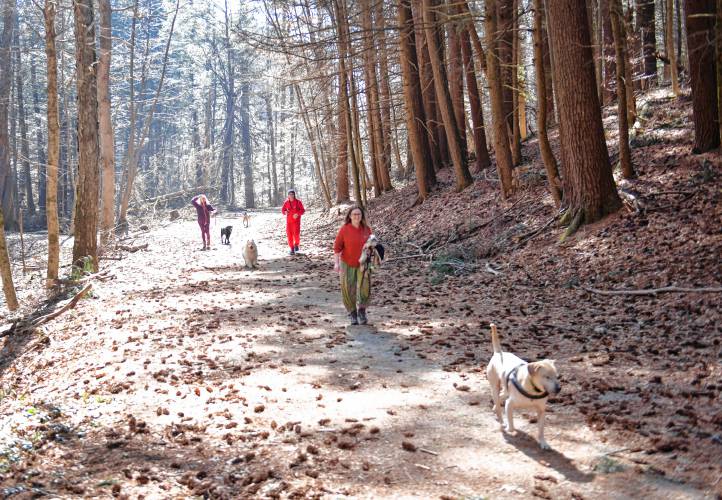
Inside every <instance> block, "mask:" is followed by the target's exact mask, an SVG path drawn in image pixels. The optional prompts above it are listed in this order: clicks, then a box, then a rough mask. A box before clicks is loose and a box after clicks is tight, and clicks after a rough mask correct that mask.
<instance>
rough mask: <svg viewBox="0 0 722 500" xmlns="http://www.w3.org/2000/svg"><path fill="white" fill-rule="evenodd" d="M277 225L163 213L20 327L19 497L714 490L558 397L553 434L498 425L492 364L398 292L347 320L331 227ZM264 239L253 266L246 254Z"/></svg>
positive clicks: (15, 379)
mask: <svg viewBox="0 0 722 500" xmlns="http://www.w3.org/2000/svg"><path fill="white" fill-rule="evenodd" d="M226 223H232V224H233V225H234V233H233V235H232V237H231V241H232V245H230V246H223V245H219V244H218V242H219V237H218V234H217V233H219V232H220V230H219V227H220V226H221V225H225V224H226ZM280 224H282V221H281V217H280V216H279V215H277V214H276V212H258V213H254V214H253V218H252V220H251V226H250V228H249V229H243V228H242V226H241V224H240V223H239V221H238V220H237V219H233V220H231V219H225V220H224V219H219V220H218V221H217V222H216V224H215V225H214V227H213V228H212V237H213V241H214V247H213V249H212V250H211V251H208V252H202V251H200V250H199V247H200V238H199V236H200V235H199V234H197V233H198V229H197V226H196V224H195V223H194V222H191V221H177V222H175V223H172V224H170V225H168V226H166V227H165V228H162V229H158V230H155V231H153V232H152V234H148V235H147V236H146V237H145V238H144V239H143V240H140V241H139V243H142V242H144V241H147V242H148V243H149V250H148V251H147V252H138V253H136V254H133V255H129V256H128V257H127V258H126V259H124V260H122V261H120V262H116V263H112V264H110V265H109V267H111V268H112V274H113V275H114V276H115V279H114V280H111V281H107V282H102V283H97V285H96V287H95V291H94V297H93V298H92V299H89V300H84V301H82V302H81V304H80V305H79V306H78V307H77V308H76V309H75V310H73V311H71V312H68V313H66V314H65V315H63V316H61V317H60V318H58V319H57V320H55V321H54V322H52V323H50V324H49V325H48V326H47V328H46V329H45V330H44V333H43V334H39V335H38V334H36V335H32V336H25V337H21V336H18V337H16V338H13V339H12V340H11V341H8V342H7V343H6V344H5V345H4V346H3V349H2V352H0V383H1V385H2V388H3V392H2V399H0V414H1V415H2V421H1V422H2V423H0V451H4V453H5V457H6V460H5V462H4V465H3V467H4V469H0V471H2V474H0V487H2V488H3V489H2V490H1V491H2V492H3V494H4V496H8V497H12V496H13V495H15V494H22V495H24V494H27V492H28V491H35V492H38V493H42V492H46V493H49V494H51V495H54V496H60V497H68V498H70V497H77V496H89V497H90V496H101V497H105V496H109V495H111V494H112V495H114V496H123V495H128V496H129V497H132V498H139V497H140V495H144V496H145V498H185V497H188V496H189V495H191V494H196V495H203V494H205V495H208V496H211V497H227V498H248V497H254V496H257V497H276V496H280V497H291V498H294V497H296V498H306V497H328V498H342V497H345V496H348V497H353V498H439V497H444V498H456V497H462V498H482V497H488V498H528V497H530V496H531V495H534V496H537V497H541V498H594V497H599V498H639V497H643V496H646V497H653V498H703V497H704V496H705V495H704V494H703V493H702V492H700V491H697V490H694V489H693V488H691V487H690V486H687V485H683V484H677V483H674V482H672V481H668V480H665V479H664V477H663V476H660V475H658V474H655V473H654V471H653V470H650V469H649V468H645V467H644V466H643V465H641V464H635V463H633V462H630V461H629V460H623V459H622V458H621V457H620V456H618V455H623V454H624V450H622V451H620V452H619V454H615V453H614V452H615V448H614V447H613V446H611V445H610V444H605V443H603V442H601V441H600V439H599V437H598V436H597V435H596V434H595V433H594V432H592V431H591V430H590V429H589V428H588V427H587V426H586V425H585V424H584V423H583V422H581V421H579V420H578V418H576V417H575V414H574V413H572V412H570V411H569V410H565V409H564V408H560V407H555V405H554V404H553V403H552V404H550V413H549V415H548V421H547V428H546V429H547V436H546V437H547V441H548V442H549V444H550V445H551V446H552V447H553V448H554V449H553V450H552V451H542V450H540V449H539V447H538V445H537V443H536V425H535V424H533V423H530V422H529V421H528V420H527V419H526V418H524V417H523V416H522V415H519V414H517V427H518V428H519V429H520V431H519V432H518V434H517V435H515V436H508V435H505V434H503V433H501V432H500V430H499V426H498V424H497V422H496V420H495V419H494V417H493V415H492V412H491V408H490V405H489V397H488V390H487V386H486V381H485V380H484V375H483V373H482V371H481V369H479V370H477V371H474V372H470V373H454V372H450V371H448V370H446V369H445V368H444V366H443V365H442V364H441V363H440V362H439V361H438V360H437V359H436V358H435V357H434V356H433V355H430V354H429V353H427V352H425V351H423V350H421V349H420V348H418V346H417V343H416V340H418V338H419V336H420V335H423V333H424V331H423V329H419V328H417V327H416V326H413V324H412V323H411V322H410V321H408V320H409V318H407V317H406V316H405V314H406V313H405V312H404V308H403V307H399V306H402V304H399V303H396V304H393V305H392V304H390V303H389V301H388V300H378V301H377V303H379V302H381V303H386V304H388V305H381V306H376V307H373V308H372V309H370V319H371V322H372V323H373V324H374V326H373V327H346V326H345V323H346V321H345V313H344V311H343V307H342V305H341V303H340V297H339V293H338V290H337V285H336V280H337V277H336V275H335V274H334V273H333V272H332V271H331V268H330V261H331V260H330V250H329V249H328V247H327V242H328V240H327V239H325V240H323V241H320V240H319V243H323V246H314V245H309V244H308V243H309V242H308V241H307V240H308V238H306V239H305V240H302V254H301V255H298V256H295V257H289V256H288V255H286V247H285V242H284V241H283V240H284V239H285V235H284V234H283V228H282V226H280ZM250 237H253V238H255V240H256V242H257V243H258V247H259V250H260V269H259V270H256V271H250V270H246V269H245V268H244V267H243V265H242V264H243V260H242V258H241V249H242V244H243V242H244V241H245V240H246V239H247V238H250ZM302 237H303V235H302ZM393 273H394V267H393V265H389V266H387V267H385V268H384V269H382V270H381V271H380V272H379V274H378V276H377V279H378V280H379V281H382V282H386V283H387V284H388V283H389V282H390V280H391V279H392V275H393ZM411 300H413V299H411ZM416 319H417V320H418V318H416ZM429 321H430V322H431V321H432V320H431V319H430V320H429ZM433 321H436V320H433ZM455 321H457V322H458V323H459V324H461V323H463V319H462V318H456V319H455ZM485 334H486V333H485V332H479V335H481V336H484V335H485ZM484 349H485V350H487V348H486V347H485V348H484ZM460 354H461V355H466V356H471V357H474V356H477V357H478V359H482V358H483V356H481V355H480V353H471V354H469V353H467V354H464V353H460ZM403 443H407V444H406V445H404V444H403ZM404 446H405V447H406V448H408V449H404ZM413 449H416V451H411V450H413ZM617 450H618V449H617ZM0 463H3V461H2V459H1V458H0Z"/></svg>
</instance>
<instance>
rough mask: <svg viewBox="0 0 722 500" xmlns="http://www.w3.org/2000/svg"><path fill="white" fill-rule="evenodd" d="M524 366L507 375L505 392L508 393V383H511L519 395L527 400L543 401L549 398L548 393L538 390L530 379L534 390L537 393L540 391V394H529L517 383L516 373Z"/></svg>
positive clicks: (519, 366) (517, 367)
mask: <svg viewBox="0 0 722 500" xmlns="http://www.w3.org/2000/svg"><path fill="white" fill-rule="evenodd" d="M522 366H524V365H523V364H521V365H518V366H516V367H515V368H514V369H513V370H512V371H510V372H509V374H508V375H507V376H506V392H509V381H511V383H512V384H514V387H516V390H517V391H519V392H520V393H521V395H522V396H524V397H526V398H529V399H544V398H546V397H548V396H549V393H548V392H547V391H544V390H542V389H539V388H538V387H537V386H536V385H534V381H533V380H531V379H530V381H531V385H532V386H533V387H534V389H536V390H537V391H541V394H529V393H528V392H527V391H526V390H525V389H524V388H523V387H522V386H521V384H520V383H519V381H518V380H517V378H516V372H517V371H519V368H521V367H522Z"/></svg>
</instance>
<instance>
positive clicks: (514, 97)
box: [511, 0, 522, 165]
mask: <svg viewBox="0 0 722 500" xmlns="http://www.w3.org/2000/svg"><path fill="white" fill-rule="evenodd" d="M511 26H512V36H511V109H512V114H511V124H512V126H511V158H512V160H513V162H514V165H520V164H521V160H522V158H521V124H520V121H521V110H520V107H519V94H520V93H521V92H522V89H521V85H520V83H519V81H520V80H519V69H520V68H519V56H520V53H519V50H520V46H521V43H520V39H519V1H518V0H513V1H512V21H511Z"/></svg>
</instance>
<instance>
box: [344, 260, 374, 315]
mask: <svg viewBox="0 0 722 500" xmlns="http://www.w3.org/2000/svg"><path fill="white" fill-rule="evenodd" d="M341 295H342V296H343V305H344V306H346V311H348V312H353V311H355V310H356V307H357V306H358V308H360V309H365V308H366V306H367V305H368V303H369V299H370V298H371V272H370V271H368V270H366V272H365V273H361V268H359V267H351V266H349V265H347V264H346V263H345V262H343V261H341Z"/></svg>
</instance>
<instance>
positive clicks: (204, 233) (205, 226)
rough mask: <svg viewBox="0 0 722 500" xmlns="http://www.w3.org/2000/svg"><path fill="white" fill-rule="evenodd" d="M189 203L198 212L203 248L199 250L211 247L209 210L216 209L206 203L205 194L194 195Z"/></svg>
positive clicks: (213, 210)
mask: <svg viewBox="0 0 722 500" xmlns="http://www.w3.org/2000/svg"><path fill="white" fill-rule="evenodd" d="M191 203H193V206H194V207H196V212H197V213H198V225H199V226H200V227H201V237H202V238H203V248H202V249H201V250H210V249H211V212H215V211H216V209H215V208H213V205H211V204H210V203H208V198H206V195H204V194H199V195H198V196H195V197H194V198H193V199H192V200H191Z"/></svg>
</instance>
